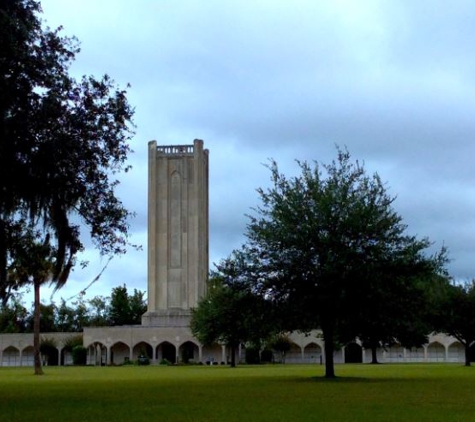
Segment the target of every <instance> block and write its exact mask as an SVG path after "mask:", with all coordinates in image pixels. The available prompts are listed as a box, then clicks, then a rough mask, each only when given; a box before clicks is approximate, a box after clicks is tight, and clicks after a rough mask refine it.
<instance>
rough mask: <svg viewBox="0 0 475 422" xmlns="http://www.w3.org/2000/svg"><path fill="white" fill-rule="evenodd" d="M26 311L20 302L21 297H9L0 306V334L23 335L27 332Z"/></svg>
mask: <svg viewBox="0 0 475 422" xmlns="http://www.w3.org/2000/svg"><path fill="white" fill-rule="evenodd" d="M27 318H28V310H27V309H26V308H25V306H24V305H23V304H22V302H21V297H18V296H16V295H13V296H11V298H10V300H9V301H6V302H5V303H4V304H0V332H1V333H24V332H26V331H27V330H28V323H27Z"/></svg>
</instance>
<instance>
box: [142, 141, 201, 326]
mask: <svg viewBox="0 0 475 422" xmlns="http://www.w3.org/2000/svg"><path fill="white" fill-rule="evenodd" d="M148 175H149V178H148V310H147V312H146V313H145V314H144V315H143V317H142V325H146V326H159V327H186V326H188V324H189V317H190V309H191V308H192V307H195V306H196V305H197V303H198V300H199V299H200V298H201V297H202V296H203V295H204V294H205V292H206V279H207V276H208V150H206V149H203V141H201V140H198V139H196V140H195V141H194V143H193V145H173V146H157V143H156V142H155V141H151V142H149V144H148Z"/></svg>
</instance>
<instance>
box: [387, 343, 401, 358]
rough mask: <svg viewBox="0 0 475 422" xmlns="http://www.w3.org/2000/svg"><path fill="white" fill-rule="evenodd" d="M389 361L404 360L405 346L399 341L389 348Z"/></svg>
mask: <svg viewBox="0 0 475 422" xmlns="http://www.w3.org/2000/svg"><path fill="white" fill-rule="evenodd" d="M387 356H388V358H387V359H388V362H403V361H404V347H402V346H401V345H400V344H399V343H396V344H393V345H392V346H391V347H390V348H388V355H387Z"/></svg>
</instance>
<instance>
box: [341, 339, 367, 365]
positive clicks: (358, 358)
mask: <svg viewBox="0 0 475 422" xmlns="http://www.w3.org/2000/svg"><path fill="white" fill-rule="evenodd" d="M345 363H363V349H362V348H361V346H360V345H359V344H358V343H355V342H352V343H348V344H347V345H346V346H345Z"/></svg>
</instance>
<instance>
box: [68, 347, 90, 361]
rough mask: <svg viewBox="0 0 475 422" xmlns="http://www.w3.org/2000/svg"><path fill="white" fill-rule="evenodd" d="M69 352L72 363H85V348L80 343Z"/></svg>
mask: <svg viewBox="0 0 475 422" xmlns="http://www.w3.org/2000/svg"><path fill="white" fill-rule="evenodd" d="M71 354H72V356H73V365H85V364H86V362H87V349H86V348H85V347H84V346H82V345H77V346H74V347H73V349H72V351H71Z"/></svg>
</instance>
